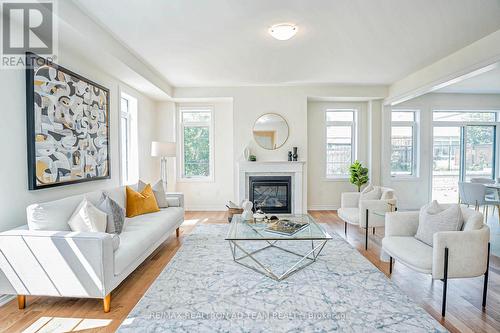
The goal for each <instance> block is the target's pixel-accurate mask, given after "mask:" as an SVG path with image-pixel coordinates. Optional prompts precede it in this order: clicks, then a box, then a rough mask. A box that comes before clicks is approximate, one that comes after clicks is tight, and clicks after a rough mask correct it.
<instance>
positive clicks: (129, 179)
mask: <svg viewBox="0 0 500 333" xmlns="http://www.w3.org/2000/svg"><path fill="white" fill-rule="evenodd" d="M119 98H120V104H119V105H120V110H119V117H120V118H119V119H120V122H119V135H120V140H119V147H120V152H119V153H120V183H121V184H122V185H131V184H135V183H137V181H138V180H139V155H138V144H139V142H138V133H137V131H138V129H137V125H138V124H137V118H138V112H139V111H138V109H139V103H138V100H137V98H135V97H134V96H132V95H129V94H127V93H125V92H123V91H121V90H120V94H119ZM122 100H125V101H127V110H123V108H122ZM122 119H125V120H126V126H127V128H126V129H125V131H126V143H124V142H123V141H122V136H123V131H124V129H123V126H122ZM124 144H125V145H126V146H125V147H124ZM124 148H125V149H126V154H127V155H126V158H125V160H124V156H123V153H124ZM123 162H125V163H126V165H123Z"/></svg>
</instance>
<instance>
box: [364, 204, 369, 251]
mask: <svg viewBox="0 0 500 333" xmlns="http://www.w3.org/2000/svg"><path fill="white" fill-rule="evenodd" d="M365 251H368V209H367V210H366V225H365Z"/></svg>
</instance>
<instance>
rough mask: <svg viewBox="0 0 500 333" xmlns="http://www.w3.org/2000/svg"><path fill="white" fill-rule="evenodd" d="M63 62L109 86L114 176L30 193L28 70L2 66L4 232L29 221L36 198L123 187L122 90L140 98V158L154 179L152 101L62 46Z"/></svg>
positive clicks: (0, 225) (0, 203)
mask: <svg viewBox="0 0 500 333" xmlns="http://www.w3.org/2000/svg"><path fill="white" fill-rule="evenodd" d="M59 64H60V65H62V66H64V67H66V68H68V69H70V70H72V71H74V72H76V73H78V74H81V75H83V76H84V77H87V78H89V79H90V80H92V81H95V82H98V83H100V84H102V85H103V86H105V87H107V88H109V89H110V139H111V141H110V146H111V151H110V156H111V176H112V178H111V179H109V180H101V181H93V182H88V183H82V184H72V185H66V186H61V187H55V188H50V189H42V190H37V191H28V181H27V179H28V178H27V177H28V172H27V151H26V150H27V148H26V101H25V99H26V96H25V91H26V88H25V73H24V71H22V70H2V73H1V75H0V100H2V125H1V128H2V130H1V132H0V151H2V152H3V153H2V156H3V157H2V163H0V174H2V175H4V177H3V181H2V189H3V190H2V191H0V231H3V230H7V229H9V228H11V227H14V226H18V225H21V224H25V223H26V213H25V209H26V206H27V205H29V204H31V203H33V202H41V201H48V200H54V199H59V198H62V197H66V196H69V195H75V194H79V193H84V192H89V191H93V190H96V189H101V188H107V187H112V186H118V185H119V179H120V177H119V175H120V173H119V170H120V168H119V150H118V138H119V136H118V133H119V132H118V130H119V129H118V124H119V121H118V116H119V114H118V106H119V90H120V88H121V89H122V90H124V91H126V92H127V93H129V94H130V95H132V96H135V97H137V98H138V109H139V119H138V125H139V133H140V134H139V136H140V138H139V156H140V157H143V158H140V161H141V163H140V165H139V168H140V170H141V173H143V174H144V176H145V178H151V173H152V172H153V167H152V160H151V158H150V157H149V158H146V156H147V155H148V154H149V146H148V145H146V143H147V141H148V140H150V135H153V134H149V131H150V128H151V127H150V126H151V124H152V120H151V119H152V115H153V112H154V107H153V106H154V104H153V102H152V101H151V100H150V99H148V98H146V97H144V96H143V95H141V94H139V93H138V92H137V91H135V90H133V89H132V88H129V87H127V86H125V85H123V84H122V83H120V81H118V80H117V79H115V78H113V77H112V76H110V75H109V74H106V73H103V72H102V71H101V70H97V69H96V68H95V67H94V66H93V64H91V63H89V62H88V61H86V60H84V59H82V58H81V57H80V56H78V55H75V54H72V53H71V52H69V51H67V50H65V49H64V48H60V52H59Z"/></svg>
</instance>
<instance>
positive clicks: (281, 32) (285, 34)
mask: <svg viewBox="0 0 500 333" xmlns="http://www.w3.org/2000/svg"><path fill="white" fill-rule="evenodd" d="M298 30H299V28H298V27H297V26H296V25H294V24H290V23H280V24H275V25H273V26H272V27H270V28H269V34H270V35H271V36H273V37H274V38H276V39H277V40H289V39H290V38H292V37H293V36H295V34H296V33H297V31H298Z"/></svg>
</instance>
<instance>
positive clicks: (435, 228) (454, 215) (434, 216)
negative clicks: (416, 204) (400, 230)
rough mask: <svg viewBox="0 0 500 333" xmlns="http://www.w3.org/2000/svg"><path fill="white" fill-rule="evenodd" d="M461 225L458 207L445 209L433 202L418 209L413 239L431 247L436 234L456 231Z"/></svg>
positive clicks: (460, 214)
mask: <svg viewBox="0 0 500 333" xmlns="http://www.w3.org/2000/svg"><path fill="white" fill-rule="evenodd" d="M462 224H463V218H462V210H461V209H460V206H459V205H457V204H453V205H450V206H449V207H447V208H445V207H443V206H441V205H440V204H439V203H438V202H437V201H436V200H434V201H432V202H431V203H430V204H427V205H425V206H423V207H422V208H421V209H420V214H419V223H418V229H417V234H416V235H415V238H416V239H418V240H420V241H422V242H424V243H425V244H427V245H430V246H432V245H433V237H434V234H435V233H436V232H440V231H458V230H460V229H461V228H462Z"/></svg>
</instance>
